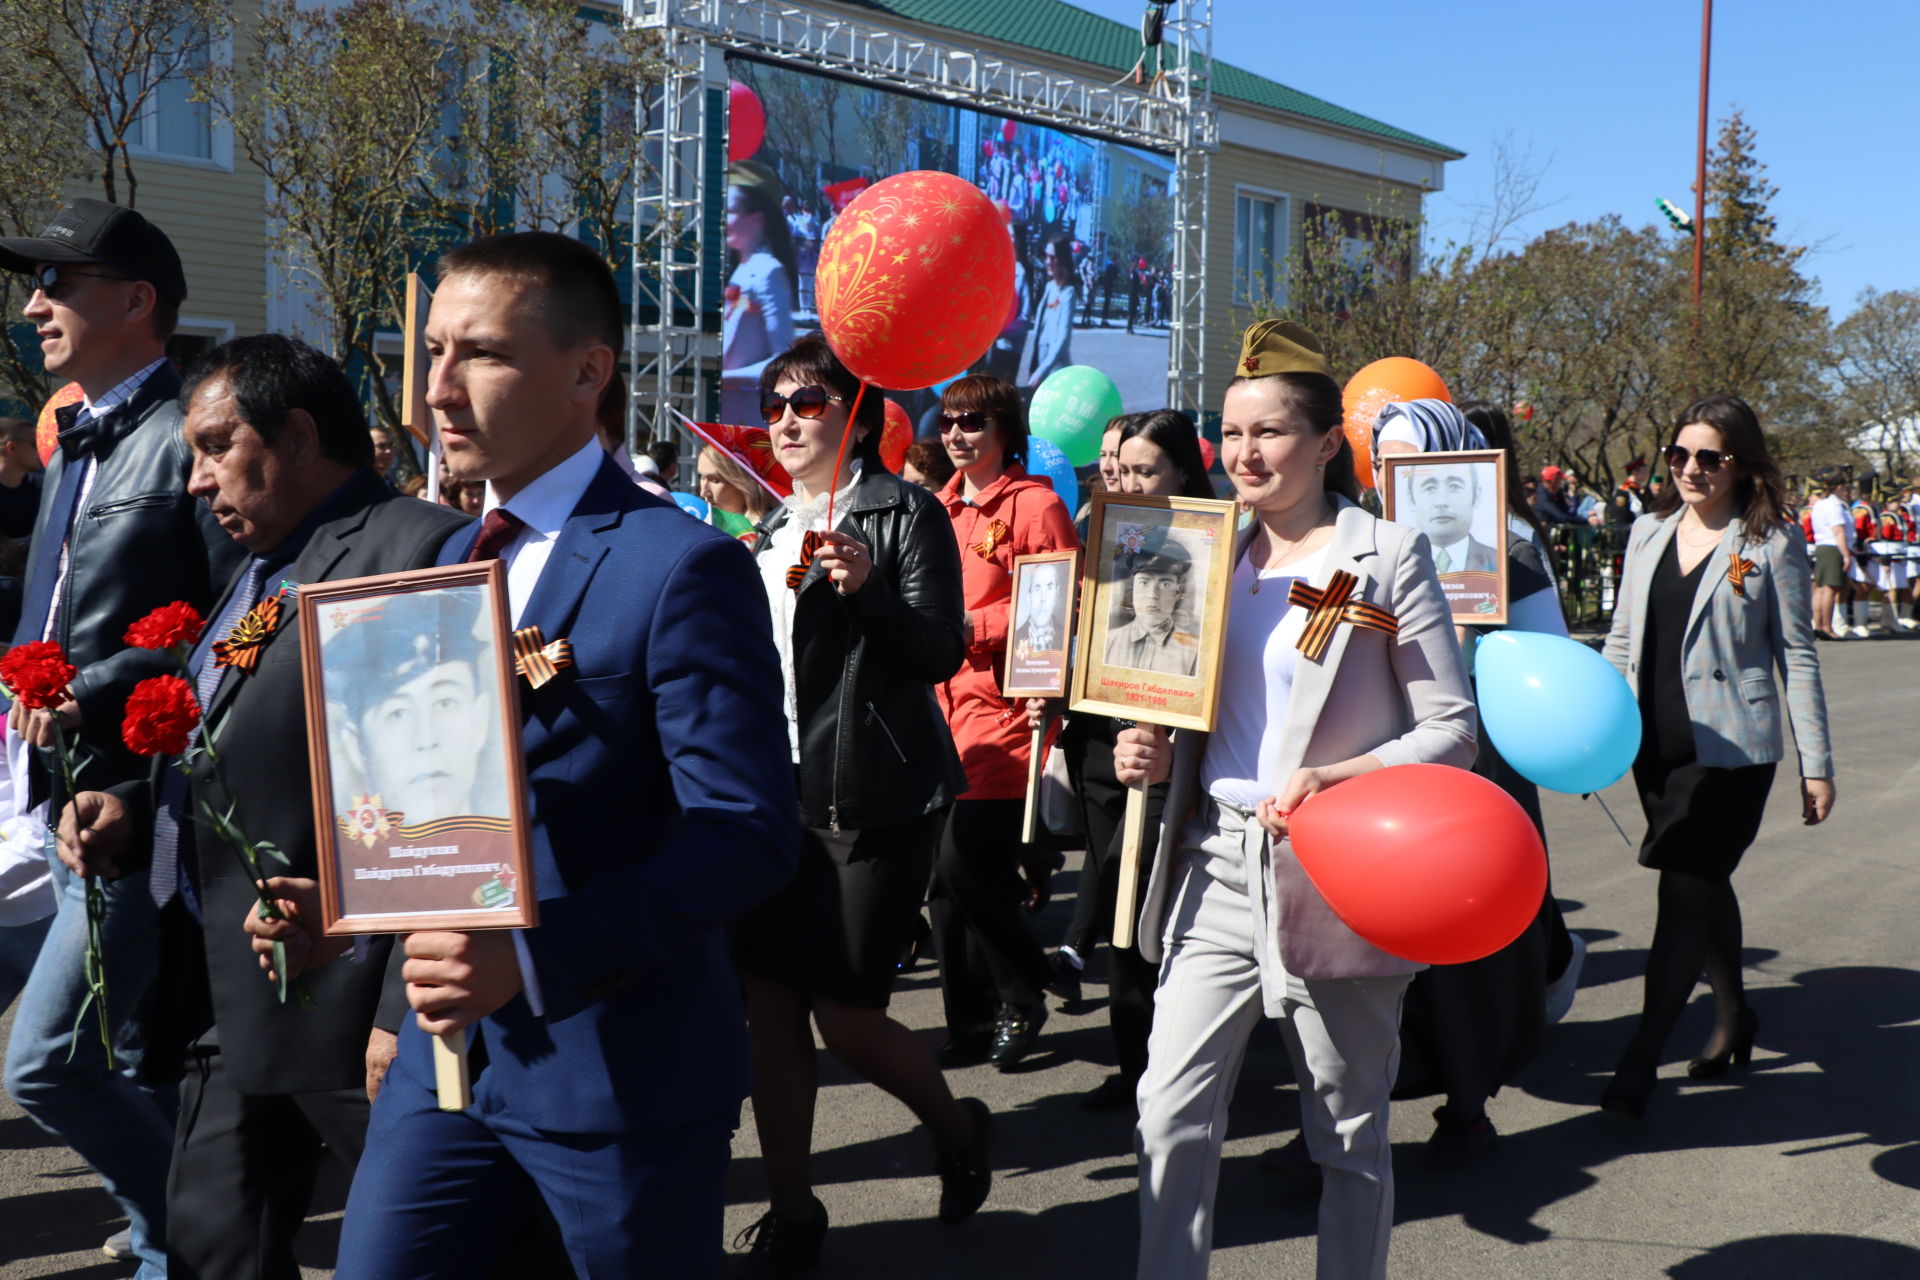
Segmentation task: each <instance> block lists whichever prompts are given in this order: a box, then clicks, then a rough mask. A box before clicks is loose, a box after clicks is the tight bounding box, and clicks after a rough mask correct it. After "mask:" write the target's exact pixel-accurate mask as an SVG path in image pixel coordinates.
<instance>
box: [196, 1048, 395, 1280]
mask: <svg viewBox="0 0 1920 1280" xmlns="http://www.w3.org/2000/svg"><path fill="white" fill-rule="evenodd" d="M367 1112H368V1106H367V1095H366V1092H365V1091H364V1090H362V1089H341V1090H336V1091H333V1092H329V1093H293V1094H269V1095H249V1094H243V1093H241V1092H239V1091H238V1090H237V1089H235V1088H234V1087H233V1084H232V1081H231V1079H230V1078H229V1077H228V1075H227V1072H226V1068H225V1066H224V1065H223V1063H222V1061H221V1056H220V1054H219V1052H218V1051H217V1050H215V1051H212V1052H195V1053H194V1054H193V1055H192V1056H191V1057H190V1058H189V1059H188V1062H187V1074H186V1079H185V1080H183V1081H182V1082H181V1086H180V1123H179V1127H178V1128H177V1129H176V1130H175V1133H174V1142H173V1166H172V1169H171V1170H170V1172H169V1173H168V1176H167V1274H168V1275H169V1276H170V1277H172V1278H173V1280H225V1278H226V1277H233V1280H281V1278H282V1277H284V1278H285V1280H299V1276H300V1267H299V1265H298V1264H297V1263H296V1262H295V1261H294V1258H293V1237H294V1234H295V1233H296V1232H298V1231H299V1230H300V1224H301V1223H302V1222H304V1221H305V1220H306V1216H307V1205H308V1201H309V1200H310V1199H311V1198H312V1195H313V1182H314V1177H315V1175H316V1174H317V1173H318V1172H319V1168H320V1160H321V1153H322V1148H323V1147H324V1148H325V1149H326V1150H328V1151H331V1152H332V1153H333V1156H334V1158H336V1159H338V1160H339V1161H340V1162H341V1163H342V1164H344V1165H345V1166H346V1167H347V1170H348V1172H352V1170H353V1168H354V1165H355V1164H356V1163H358V1161H359V1159H360V1153H361V1151H362V1149H363V1148H364V1147H365V1145H366V1138H367Z"/></svg>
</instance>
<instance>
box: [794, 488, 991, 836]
mask: <svg viewBox="0 0 1920 1280" xmlns="http://www.w3.org/2000/svg"><path fill="white" fill-rule="evenodd" d="M786 522H787V512H786V510H785V509H784V508H782V509H781V510H778V511H776V512H774V513H773V514H772V515H771V516H769V517H767V519H766V521H765V522H764V523H763V524H762V525H761V526H760V535H761V537H760V543H759V548H760V550H759V554H761V555H767V554H770V552H769V550H768V547H769V545H770V543H771V535H772V533H773V531H774V530H776V529H778V528H779V527H780V526H781V525H783V524H785V523H786ZM836 524H837V525H838V526H839V527H840V528H841V529H842V530H845V529H846V528H847V526H848V525H849V524H851V525H852V526H853V530H854V531H856V532H857V533H858V535H859V537H860V538H861V540H862V541H864V542H865V543H866V544H867V547H868V549H869V550H870V551H871V552H872V555H873V570H872V572H871V573H870V574H869V575H868V577H867V580H866V582H865V583H864V584H863V585H862V586H861V588H860V590H858V591H856V592H855V593H853V594H852V595H850V596H843V595H841V594H840V593H839V592H837V591H835V590H834V588H833V584H832V583H830V582H828V581H827V580H826V576H825V575H824V574H823V573H821V572H820V570H818V569H814V570H812V571H810V572H809V573H808V574H807V576H806V578H805V579H803V580H802V581H801V583H800V594H799V597H798V599H797V600H796V601H795V609H794V615H793V666H794V690H795V701H796V703H797V704H798V708H799V722H800V813H801V817H802V820H803V821H804V822H805V823H806V825H808V826H810V827H828V828H833V829H836V830H838V829H853V830H860V829H863V828H868V827H882V826H890V825H892V824H894V823H899V822H910V821H912V820H913V819H915V818H918V817H921V816H922V815H924V814H928V813H931V812H933V811H934V810H936V809H939V808H941V807H943V806H945V805H947V804H950V803H952V802H953V800H954V798H955V797H957V796H958V795H959V794H960V793H961V792H962V791H965V790H966V787H967V780H966V774H965V772H964V771H962V769H961V767H960V755H959V752H957V751H955V750H954V746H953V735H952V733H951V732H950V731H949V730H948V728H947V721H946V717H945V716H943V715H941V714H940V707H939V704H938V703H937V702H935V700H934V696H933V686H934V685H936V684H938V683H940V682H941V681H943V680H946V679H948V678H949V677H951V676H952V675H953V673H954V672H955V671H958V670H959V669H960V663H961V661H962V660H963V659H964V658H965V656H966V640H965V632H964V630H963V629H962V625H961V618H962V615H963V614H964V613H965V612H966V609H965V605H964V603H963V597H962V594H961V587H960V546H959V544H958V543H957V542H956V541H955V540H954V536H953V523H952V521H950V520H949V519H948V518H947V513H946V511H945V510H944V509H943V508H942V507H941V506H940V503H939V501H938V500H937V499H935V498H934V496H933V495H932V494H930V493H928V492H927V491H926V490H924V489H922V488H920V487H919V486H918V485H912V484H908V483H906V482H905V481H903V480H901V479H899V478H898V477H897V476H893V475H890V474H888V473H886V472H884V471H874V472H872V473H871V474H863V475H862V476H861V478H860V482H859V484H858V485H857V486H855V488H854V491H853V499H852V501H851V502H849V503H848V504H847V515H846V519H842V520H837V521H836Z"/></svg>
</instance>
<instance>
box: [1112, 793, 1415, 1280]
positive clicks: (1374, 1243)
mask: <svg viewBox="0 0 1920 1280" xmlns="http://www.w3.org/2000/svg"><path fill="white" fill-rule="evenodd" d="M1221 825H1222V826H1225V827H1228V828H1231V829H1228V830H1221V829H1219V828H1216V829H1215V830H1214V831H1213V832H1212V834H1211V835H1209V836H1208V837H1207V838H1206V840H1205V842H1204V843H1203V844H1202V845H1201V847H1200V848H1199V849H1197V850H1195V849H1187V850H1183V851H1182V859H1183V866H1182V868H1181V873H1180V874H1181V881H1180V883H1179V885H1178V889H1177V896H1176V898H1175V903H1174V908H1173V911H1172V913H1171V915H1170V917H1169V922H1168V929H1167V946H1166V949H1165V952H1164V956H1165V959H1164V960H1163V961H1162V963H1161V966H1160V986H1159V989H1158V991H1157V992H1156V994H1155V996H1154V1016H1153V1035H1152V1038H1151V1040H1150V1041H1149V1042H1148V1050H1147V1072H1146V1075H1145V1076H1143V1077H1142V1078H1141V1080H1140V1091H1139V1103H1140V1124H1139V1128H1138V1129H1137V1131H1136V1141H1135V1146H1136V1148H1137V1150H1138V1152H1139V1155H1140V1269H1139V1273H1138V1274H1139V1277H1140V1280H1203V1278H1204V1277H1205V1276H1206V1274H1207V1267H1208V1263H1209V1260H1210V1258H1211V1256H1212V1252H1213V1204H1214V1193H1215V1190H1216V1188H1217V1187H1218V1185H1219V1181H1220V1151H1221V1148H1222V1146H1223V1145H1224V1144H1225V1143H1226V1139H1227V1107H1228V1104H1229V1103H1230V1102H1232V1100H1233V1089H1234V1084H1235V1082H1236V1081H1237V1080H1238V1078H1239V1075H1240V1066H1241V1063H1242V1062H1243V1061H1244V1060H1245V1058H1246V1050H1247V1041H1248V1038H1249V1037H1250V1036H1251V1035H1252V1034H1253V1029H1254V1027H1255V1026H1256V1025H1258V1023H1259V1020H1260V1018H1261V1016H1262V1001H1261V976H1262V975H1261V970H1260V966H1261V955H1260V951H1261V950H1262V949H1260V948H1257V947H1256V946H1255V945H1254V919H1255V910H1254V909H1255V905H1256V904H1254V903H1253V902H1252V901H1251V900H1250V899H1249V898H1248V887H1249V885H1250V884H1251V885H1252V886H1253V891H1254V892H1255V893H1261V892H1262V889H1261V887H1260V886H1261V885H1262V883H1263V882H1264V866H1263V863H1264V858H1265V841H1264V840H1263V839H1260V838H1259V836H1258V832H1257V829H1256V830H1255V831H1254V832H1246V831H1244V830H1242V829H1240V826H1239V823H1238V822H1237V821H1236V819H1235V815H1233V814H1231V813H1230V812H1226V813H1223V821H1222V824H1221ZM1262 905H1264V904H1262ZM1266 916H1267V913H1266V912H1265V911H1264V910H1262V911H1261V912H1260V917H1261V918H1262V919H1264V918H1266ZM1272 954H1273V952H1272V951H1271V950H1269V951H1268V955H1269V956H1271V955H1272ZM1267 963H1268V964H1269V965H1272V964H1274V963H1275V962H1274V961H1272V960H1271V959H1269V960H1268V961H1267ZM1267 977H1268V981H1269V983H1272V982H1274V981H1275V980H1276V979H1277V980H1278V981H1279V983H1280V984H1281V986H1282V990H1283V997H1282V1001H1281V1007H1282V1016H1281V1018H1280V1029H1281V1033H1282V1035H1283V1038H1284V1039H1285V1040H1286V1045H1287V1054H1288V1056H1289V1057H1290V1058H1291V1059H1292V1060H1293V1072H1294V1078H1295V1079H1296V1080H1298V1081H1299V1082H1300V1084H1301V1090H1300V1112H1301V1124H1302V1129H1303V1131H1304V1133H1305V1135H1306V1140H1307V1151H1308V1153H1309V1154H1311V1155H1312V1156H1313V1158H1314V1160H1315V1162H1317V1163H1318V1164H1319V1166H1320V1168H1321V1171H1322V1173H1323V1175H1324V1182H1323V1183H1322V1189H1321V1193H1320V1220H1319V1266H1318V1270H1317V1272H1316V1275H1317V1276H1318V1280H1384V1277H1385V1276H1386V1274H1387V1245H1388V1242H1389V1240H1390V1239H1391V1237H1392V1233H1393V1148H1392V1145H1391V1143H1390V1142H1389V1140H1388V1136H1387V1098H1388V1094H1389V1093H1390V1092H1391V1091H1392V1089H1393V1080H1394V1073H1395V1072H1396V1071H1398V1070H1399V1066H1400V1005H1401V1001H1402V999H1403V997H1404V996H1405V994H1406V990H1407V985H1408V983H1409V982H1411V981H1412V979H1411V977H1409V976H1396V977H1385V978H1336V979H1314V980H1306V979H1301V978H1297V977H1295V976H1293V975H1292V974H1287V973H1282V974H1278V975H1274V974H1269V975H1267Z"/></svg>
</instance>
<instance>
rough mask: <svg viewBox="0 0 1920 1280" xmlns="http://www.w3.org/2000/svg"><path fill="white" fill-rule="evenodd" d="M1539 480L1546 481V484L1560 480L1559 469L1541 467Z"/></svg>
mask: <svg viewBox="0 0 1920 1280" xmlns="http://www.w3.org/2000/svg"><path fill="white" fill-rule="evenodd" d="M1540 478H1541V479H1542V480H1544V481H1546V482H1547V483H1548V484H1552V483H1553V482H1554V481H1556V480H1558V479H1559V478H1560V468H1558V467H1542V468H1540Z"/></svg>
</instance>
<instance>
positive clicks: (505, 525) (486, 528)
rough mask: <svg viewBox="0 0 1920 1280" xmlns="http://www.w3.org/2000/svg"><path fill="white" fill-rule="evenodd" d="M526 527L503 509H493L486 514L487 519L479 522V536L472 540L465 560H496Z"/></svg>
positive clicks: (522, 521) (521, 521)
mask: <svg viewBox="0 0 1920 1280" xmlns="http://www.w3.org/2000/svg"><path fill="white" fill-rule="evenodd" d="M526 527H527V522H526V521H524V520H522V519H521V518H520V517H519V516H516V515H515V514H513V512H511V511H509V510H507V509H506V508H505V507H495V508H494V509H493V510H491V511H489V512H487V518H486V519H484V520H482V521H481V522H480V536H479V537H477V538H475V539H474V540H473V550H472V551H470V552H468V553H467V559H468V560H469V561H473V560H498V559H499V558H500V553H501V552H502V551H505V550H506V549H507V544H508V543H509V542H512V541H513V540H514V538H515V537H517V536H518V535H519V533H520V531H521V530H522V529H524V528H526Z"/></svg>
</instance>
